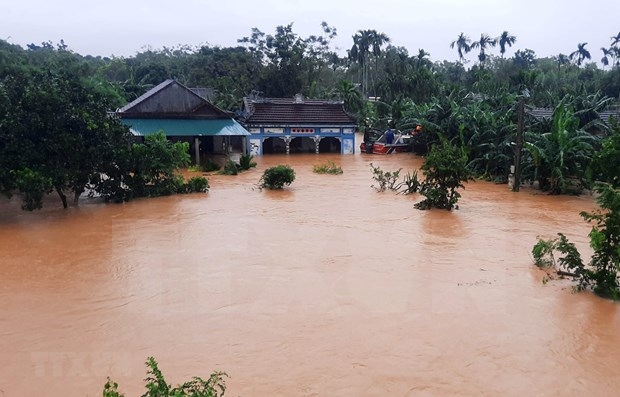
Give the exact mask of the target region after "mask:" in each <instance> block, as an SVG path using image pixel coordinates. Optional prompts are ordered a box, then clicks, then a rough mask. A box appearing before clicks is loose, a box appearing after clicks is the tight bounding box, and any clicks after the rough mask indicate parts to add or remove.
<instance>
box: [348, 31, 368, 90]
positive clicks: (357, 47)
mask: <svg viewBox="0 0 620 397" xmlns="http://www.w3.org/2000/svg"><path fill="white" fill-rule="evenodd" d="M371 45H372V33H371V31H370V30H358V31H357V33H355V35H354V36H353V47H351V50H350V51H349V58H350V59H351V60H353V61H354V62H358V63H359V64H360V66H361V72H362V78H361V83H362V92H363V93H364V95H366V86H367V80H368V75H367V72H368V71H367V68H368V65H367V63H368V62H367V60H368V55H369V54H370V47H371Z"/></svg>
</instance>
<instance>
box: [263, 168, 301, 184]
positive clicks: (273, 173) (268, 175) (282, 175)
mask: <svg viewBox="0 0 620 397" xmlns="http://www.w3.org/2000/svg"><path fill="white" fill-rule="evenodd" d="M294 180H295V170H293V169H292V168H291V167H290V166H288V165H277V166H275V167H271V168H267V169H266V170H265V172H264V173H263V176H262V177H261V179H260V180H259V181H258V187H259V188H261V189H270V190H275V189H282V188H283V187H284V186H288V185H290V184H291V183H293V181H294Z"/></svg>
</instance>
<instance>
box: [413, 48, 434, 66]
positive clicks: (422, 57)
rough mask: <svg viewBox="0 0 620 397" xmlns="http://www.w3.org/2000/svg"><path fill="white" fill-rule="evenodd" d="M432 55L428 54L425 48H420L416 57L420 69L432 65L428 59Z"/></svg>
mask: <svg viewBox="0 0 620 397" xmlns="http://www.w3.org/2000/svg"><path fill="white" fill-rule="evenodd" d="M430 55H431V54H430V53H428V52H426V51H425V50H424V49H423V48H420V49H419V50H418V55H417V56H416V57H415V59H416V61H417V65H418V67H420V66H422V65H426V64H428V63H430V61H429V60H428V59H427V58H426V57H428V56H430Z"/></svg>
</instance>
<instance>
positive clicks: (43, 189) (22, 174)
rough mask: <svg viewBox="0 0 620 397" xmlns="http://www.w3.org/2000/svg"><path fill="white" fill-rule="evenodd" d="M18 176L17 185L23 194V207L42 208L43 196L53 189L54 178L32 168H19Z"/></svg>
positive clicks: (29, 209) (29, 208)
mask: <svg viewBox="0 0 620 397" xmlns="http://www.w3.org/2000/svg"><path fill="white" fill-rule="evenodd" d="M16 176H17V178H16V184H17V187H18V188H19V191H20V192H22V194H23V199H22V200H23V203H22V209H24V210H28V211H33V210H35V209H41V207H42V206H43V197H44V196H45V195H46V194H48V193H50V192H51V191H52V180H51V179H50V178H48V177H45V176H43V175H41V173H39V172H37V171H33V170H31V169H30V168H24V169H21V170H18V171H17V172H16Z"/></svg>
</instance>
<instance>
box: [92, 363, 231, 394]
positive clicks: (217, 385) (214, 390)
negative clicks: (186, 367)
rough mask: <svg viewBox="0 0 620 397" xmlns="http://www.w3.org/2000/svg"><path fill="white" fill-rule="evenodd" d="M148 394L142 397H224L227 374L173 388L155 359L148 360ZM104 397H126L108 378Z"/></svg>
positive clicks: (193, 380)
mask: <svg viewBox="0 0 620 397" xmlns="http://www.w3.org/2000/svg"><path fill="white" fill-rule="evenodd" d="M146 366H147V368H148V370H147V377H146V379H145V380H144V381H145V382H146V385H145V387H146V390H147V391H146V393H144V394H143V395H142V397H222V396H224V393H225V392H226V382H225V380H224V378H225V377H227V376H228V375H226V373H224V372H213V373H212V374H211V376H209V379H202V378H200V377H197V376H195V377H193V378H192V379H191V380H189V381H187V382H185V383H183V384H181V385H178V386H176V387H173V386H172V385H170V384H168V383H167V382H166V379H165V378H164V375H163V374H162V372H161V370H160V369H159V367H158V364H157V361H155V359H154V358H153V357H149V358H147V360H146ZM103 397H124V394H121V393H119V392H118V383H116V382H113V381H112V380H110V378H108V380H107V382H106V384H105V385H104V387H103Z"/></svg>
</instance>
